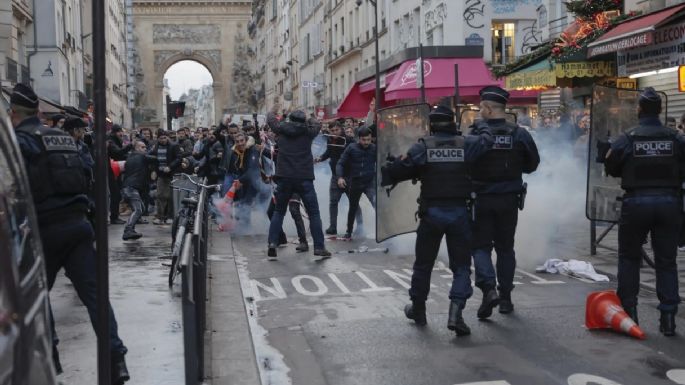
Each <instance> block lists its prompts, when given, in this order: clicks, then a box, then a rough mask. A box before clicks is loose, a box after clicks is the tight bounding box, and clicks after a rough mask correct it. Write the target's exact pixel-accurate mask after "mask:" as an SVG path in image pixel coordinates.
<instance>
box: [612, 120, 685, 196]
mask: <svg viewBox="0 0 685 385" xmlns="http://www.w3.org/2000/svg"><path fill="white" fill-rule="evenodd" d="M683 162H685V136H683V135H682V134H679V133H678V132H677V131H675V130H673V129H671V128H668V127H665V126H663V125H662V124H661V121H660V120H659V118H658V117H656V116H650V117H642V118H640V125H639V126H638V127H636V128H634V129H632V130H629V131H628V132H626V133H624V134H621V135H620V136H619V137H618V138H617V139H616V141H614V142H613V143H612V144H611V151H610V152H609V154H608V156H607V158H606V159H605V162H604V167H605V170H606V172H607V174H609V175H611V176H614V177H620V178H621V186H622V187H623V188H624V189H625V190H627V191H630V190H633V189H640V188H667V189H673V191H676V190H677V189H679V188H680V185H681V182H682V180H683V175H682V172H683V170H685V167H683Z"/></svg>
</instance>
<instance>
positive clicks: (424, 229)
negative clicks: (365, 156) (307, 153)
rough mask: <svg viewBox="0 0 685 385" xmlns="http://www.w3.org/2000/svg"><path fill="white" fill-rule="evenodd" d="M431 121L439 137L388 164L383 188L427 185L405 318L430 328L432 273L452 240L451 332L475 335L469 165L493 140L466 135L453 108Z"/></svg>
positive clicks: (437, 111) (444, 109)
mask: <svg viewBox="0 0 685 385" xmlns="http://www.w3.org/2000/svg"><path fill="white" fill-rule="evenodd" d="M429 117H430V128H431V131H432V133H433V135H432V136H427V137H424V138H421V139H420V140H419V142H418V143H416V144H414V145H413V146H412V147H411V148H410V149H409V151H408V153H407V154H406V155H403V156H402V157H401V158H400V159H398V160H395V161H394V162H392V163H391V164H389V165H388V166H384V167H383V168H382V169H381V172H382V181H381V185H383V186H387V185H390V184H394V183H398V182H401V181H405V180H410V179H419V180H420V181H421V195H420V199H419V216H420V218H421V221H420V223H419V227H418V229H417V230H416V260H415V262H414V271H413V274H412V278H411V288H410V289H409V297H410V298H411V301H412V303H411V305H407V306H406V307H405V308H404V313H405V315H406V316H407V318H409V319H412V320H414V322H415V323H416V324H417V325H419V326H423V325H425V324H426V299H427V298H428V292H429V290H430V278H431V273H432V271H433V265H434V264H435V258H436V257H437V255H438V250H439V248H440V242H441V240H442V237H443V236H446V238H447V251H448V254H449V266H450V269H451V270H452V275H453V279H452V288H451V290H450V294H449V298H450V301H451V302H450V310H449V317H448V321H447V328H448V329H450V330H453V331H455V332H456V334H457V335H458V336H463V335H468V334H470V333H471V329H470V328H469V327H468V325H466V323H465V322H464V318H463V316H462V310H463V309H464V306H465V305H466V300H467V299H468V298H469V297H470V296H471V294H472V293H473V289H472V288H471V279H470V275H471V256H470V241H471V223H470V222H471V215H470V213H469V207H468V205H469V201H470V199H471V198H472V193H473V186H472V184H471V179H470V177H469V175H468V167H469V162H472V161H473V160H475V159H476V158H477V157H478V156H480V155H482V154H483V153H484V152H485V151H487V149H488V148H489V146H491V145H492V141H491V140H490V136H489V133H488V132H484V133H483V135H482V136H471V135H469V136H466V137H464V136H461V134H460V133H459V131H457V126H456V124H455V122H454V113H453V112H452V110H451V109H450V108H449V107H445V106H438V107H436V108H435V109H433V111H431V113H430V115H429Z"/></svg>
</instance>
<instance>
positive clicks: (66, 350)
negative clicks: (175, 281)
mask: <svg viewBox="0 0 685 385" xmlns="http://www.w3.org/2000/svg"><path fill="white" fill-rule="evenodd" d="M136 229H137V230H138V231H139V232H141V233H143V234H144V237H143V238H141V239H140V240H138V241H132V242H123V241H122V240H121V235H122V232H123V230H124V227H123V226H121V225H119V226H110V227H109V234H110V235H109V244H110V270H109V271H110V273H109V277H110V286H109V287H110V300H111V303H112V307H113V308H114V313H115V315H116V318H117V322H118V324H119V335H120V337H121V339H122V340H123V341H124V344H125V345H126V346H127V348H128V354H127V355H126V362H127V364H128V369H129V372H130V373H131V381H130V382H129V384H144V385H158V384H159V385H162V384H164V385H167V384H182V383H183V379H184V367H183V329H182V324H181V298H180V286H179V285H176V286H175V287H174V288H173V290H169V288H168V284H167V274H168V272H169V267H168V266H163V265H162V263H164V264H166V265H168V264H169V262H170V260H169V259H164V258H163V257H164V256H168V255H169V253H170V252H169V248H170V246H169V245H170V243H171V226H155V225H152V224H149V225H139V226H136ZM65 236H68V234H65ZM179 282H180V280H179ZM50 299H51V301H52V306H53V309H54V314H55V322H56V327H57V334H58V336H59V338H60V344H59V350H60V356H61V361H62V366H63V367H64V373H63V374H62V375H60V376H58V380H59V381H61V382H62V383H63V384H69V385H93V384H96V383H97V350H96V338H95V333H94V332H93V329H92V327H91V324H90V319H89V318H88V313H87V312H86V308H85V307H84V306H83V305H82V304H81V301H80V300H79V298H78V296H77V295H76V291H75V290H74V288H73V286H72V285H71V282H69V280H68V279H67V278H66V277H65V276H64V271H63V270H62V272H60V273H59V274H58V276H57V281H56V283H55V286H54V288H53V290H52V292H51V293H50Z"/></svg>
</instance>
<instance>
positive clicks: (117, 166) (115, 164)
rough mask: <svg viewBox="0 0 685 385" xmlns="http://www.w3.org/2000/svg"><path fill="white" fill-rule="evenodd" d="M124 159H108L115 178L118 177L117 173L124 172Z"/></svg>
mask: <svg viewBox="0 0 685 385" xmlns="http://www.w3.org/2000/svg"><path fill="white" fill-rule="evenodd" d="M125 165H126V161H125V160H119V161H116V160H114V159H110V160H109V166H110V167H111V168H112V173H113V174H114V177H115V178H119V175H121V173H123V172H124V169H125V167H126V166H125Z"/></svg>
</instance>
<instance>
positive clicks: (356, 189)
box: [347, 179, 376, 234]
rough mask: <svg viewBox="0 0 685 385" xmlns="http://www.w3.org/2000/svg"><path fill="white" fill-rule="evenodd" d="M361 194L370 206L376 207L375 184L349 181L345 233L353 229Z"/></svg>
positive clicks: (372, 181)
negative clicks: (348, 201)
mask: <svg viewBox="0 0 685 385" xmlns="http://www.w3.org/2000/svg"><path fill="white" fill-rule="evenodd" d="M362 194H364V195H366V198H367V199H368V200H369V202H371V205H372V206H373V207H374V208H375V207H376V184H375V183H374V180H373V179H371V180H369V181H363V180H354V179H352V181H350V188H349V191H348V193H347V196H348V197H349V198H350V210H349V211H348V212H347V232H348V233H350V234H351V233H352V229H354V218H355V216H356V215H357V212H358V211H359V200H360V199H361V197H362Z"/></svg>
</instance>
